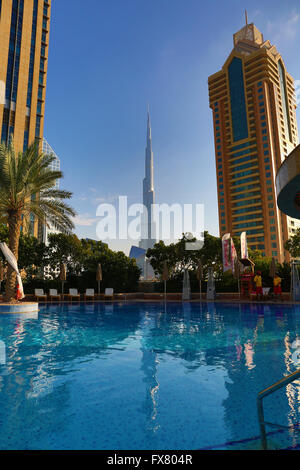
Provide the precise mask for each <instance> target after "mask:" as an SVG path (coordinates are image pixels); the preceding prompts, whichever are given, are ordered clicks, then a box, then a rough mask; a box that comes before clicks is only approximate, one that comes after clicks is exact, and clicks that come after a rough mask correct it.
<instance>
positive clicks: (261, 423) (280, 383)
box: [257, 369, 300, 450]
mask: <svg viewBox="0 0 300 470" xmlns="http://www.w3.org/2000/svg"><path fill="white" fill-rule="evenodd" d="M299 377H300V369H298V370H296V372H293V373H292V374H290V375H288V376H287V377H284V378H283V379H281V380H278V382H276V383H274V384H273V385H271V386H270V387H268V388H265V389H264V390H262V391H261V392H259V394H258V395H257V413H258V420H259V427H260V436H261V442H262V447H263V449H264V450H267V449H268V444H267V434H266V426H273V427H274V426H275V427H278V428H284V429H289V428H290V427H289V426H283V425H282V424H275V423H269V422H267V421H265V418H264V407H263V399H264V398H265V397H267V396H268V395H271V394H272V393H274V392H276V391H277V390H279V389H280V388H282V387H284V386H285V385H288V384H290V383H292V382H293V381H294V380H296V379H298V378H299Z"/></svg>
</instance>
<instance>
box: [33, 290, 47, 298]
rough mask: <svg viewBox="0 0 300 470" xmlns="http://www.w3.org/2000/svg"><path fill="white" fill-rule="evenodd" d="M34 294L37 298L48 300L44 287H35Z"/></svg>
mask: <svg viewBox="0 0 300 470" xmlns="http://www.w3.org/2000/svg"><path fill="white" fill-rule="evenodd" d="M34 295H35V298H36V300H44V301H46V300H47V295H46V294H45V293H44V289H34Z"/></svg>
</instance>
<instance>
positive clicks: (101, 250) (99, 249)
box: [81, 240, 141, 292]
mask: <svg viewBox="0 0 300 470" xmlns="http://www.w3.org/2000/svg"><path fill="white" fill-rule="evenodd" d="M81 244H82V247H83V254H84V260H83V272H82V279H83V280H84V284H87V283H89V286H93V285H95V283H96V269H97V265H98V263H101V266H102V274H103V281H102V283H101V284H102V285H103V287H104V288H105V287H113V288H114V290H115V291H119V292H132V291H134V290H135V289H136V288H137V285H138V280H139V278H140V275H141V270H140V268H139V267H138V266H137V264H136V261H135V260H134V259H131V258H129V257H128V256H126V255H125V254H124V253H123V252H122V251H117V252H115V251H112V250H110V249H109V248H108V245H107V244H106V243H103V242H101V241H95V240H81Z"/></svg>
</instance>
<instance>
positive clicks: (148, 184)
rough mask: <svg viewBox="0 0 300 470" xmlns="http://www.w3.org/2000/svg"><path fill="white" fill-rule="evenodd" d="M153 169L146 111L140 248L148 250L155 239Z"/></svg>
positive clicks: (149, 129) (149, 124) (148, 121)
mask: <svg viewBox="0 0 300 470" xmlns="http://www.w3.org/2000/svg"><path fill="white" fill-rule="evenodd" d="M153 172H154V167H153V151H152V134H151V120H150V112H149V109H148V120H147V145H146V152H145V178H144V180H143V205H144V207H145V208H146V211H145V213H144V217H143V220H142V230H141V232H142V240H141V243H140V247H141V248H144V249H145V250H148V248H152V247H153V245H154V243H155V239H154V238H153V237H154V236H155V225H154V222H153V214H152V205H153V204H154V202H155V192H154V174H153Z"/></svg>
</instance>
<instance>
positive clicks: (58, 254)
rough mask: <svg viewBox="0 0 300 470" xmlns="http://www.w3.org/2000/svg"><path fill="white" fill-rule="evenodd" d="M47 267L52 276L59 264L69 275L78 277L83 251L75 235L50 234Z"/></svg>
mask: <svg viewBox="0 0 300 470" xmlns="http://www.w3.org/2000/svg"><path fill="white" fill-rule="evenodd" d="M48 253H49V254H48V265H49V266H50V270H51V271H52V274H53V273H55V272H56V271H57V270H58V269H59V267H60V264H61V263H64V264H65V265H66V267H67V271H68V273H69V274H74V275H79V274H80V273H81V271H82V264H83V259H84V251H83V247H82V244H81V241H80V240H79V238H78V237H77V236H76V235H75V234H73V233H72V234H68V233H50V234H49V236H48Z"/></svg>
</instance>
